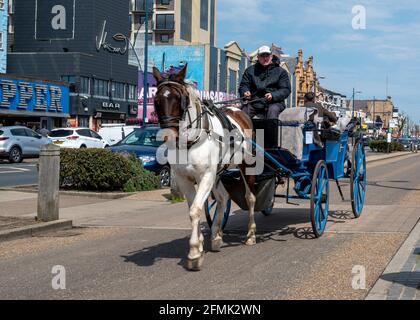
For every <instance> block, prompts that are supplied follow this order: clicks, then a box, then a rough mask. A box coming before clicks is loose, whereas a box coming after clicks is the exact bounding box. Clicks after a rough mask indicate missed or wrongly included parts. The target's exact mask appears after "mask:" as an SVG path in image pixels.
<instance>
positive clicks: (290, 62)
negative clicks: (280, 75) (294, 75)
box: [280, 57, 297, 72]
mask: <svg viewBox="0 0 420 320" xmlns="http://www.w3.org/2000/svg"><path fill="white" fill-rule="evenodd" d="M280 61H281V62H283V63H285V64H286V65H287V68H288V69H289V71H290V72H295V69H296V66H297V57H281V58H280Z"/></svg>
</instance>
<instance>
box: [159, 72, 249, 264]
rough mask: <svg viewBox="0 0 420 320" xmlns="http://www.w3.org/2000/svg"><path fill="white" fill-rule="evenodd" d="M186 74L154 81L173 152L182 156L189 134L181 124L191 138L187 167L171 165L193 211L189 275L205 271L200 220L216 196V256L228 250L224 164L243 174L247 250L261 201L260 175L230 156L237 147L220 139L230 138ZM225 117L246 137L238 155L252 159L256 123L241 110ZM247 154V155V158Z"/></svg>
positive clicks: (213, 232)
mask: <svg viewBox="0 0 420 320" xmlns="http://www.w3.org/2000/svg"><path fill="white" fill-rule="evenodd" d="M186 70H187V66H185V67H184V68H183V69H182V70H181V71H180V72H179V73H178V74H176V75H171V76H169V77H167V78H164V77H163V76H162V74H161V73H160V72H159V70H158V69H156V68H154V69H153V75H154V77H155V79H156V81H157V82H158V90H157V93H156V98H155V111H156V113H157V115H158V119H159V124H160V126H161V127H162V129H168V130H169V131H170V133H171V134H169V135H165V136H166V137H165V139H166V142H167V145H168V144H171V142H172V148H176V151H177V152H182V147H180V140H182V138H183V137H185V133H186V131H184V130H183V129H182V126H180V122H181V121H185V122H186V124H187V127H188V128H189V129H190V130H189V131H188V137H187V140H188V141H187V142H188V143H187V145H186V147H185V149H184V151H185V153H186V161H185V163H182V162H180V161H178V162H177V163H171V169H172V179H174V180H175V183H176V185H177V186H178V188H179V190H180V191H181V192H182V193H183V194H184V195H185V197H186V199H187V201H188V206H189V210H190V218H191V224H192V234H191V238H190V251H189V254H188V263H187V269H189V270H200V269H201V266H202V263H203V258H204V252H203V242H204V237H203V234H202V232H201V228H200V217H201V215H202V212H203V208H204V203H205V201H206V200H207V199H208V198H209V196H210V194H211V193H213V195H214V197H215V199H216V201H217V209H218V213H219V214H218V215H217V220H216V221H214V223H213V226H212V230H211V240H212V241H211V250H212V251H216V252H217V251H220V247H221V245H222V244H223V239H222V237H223V233H222V229H221V222H222V219H223V212H224V211H225V209H226V204H227V201H228V199H229V196H228V194H227V192H226V190H225V188H224V187H223V184H222V183H221V182H220V180H219V179H218V175H219V173H220V172H221V171H223V169H224V168H226V167H225V166H223V164H221V162H222V161H223V160H226V159H227V160H228V161H227V162H230V163H229V167H230V168H232V167H236V168H239V169H240V171H241V175H242V178H243V181H244V182H245V189H246V195H245V197H246V201H247V204H248V208H249V223H248V234H247V240H246V244H247V245H255V244H256V224H255V221H254V206H255V202H256V199H255V196H254V194H253V188H254V184H255V175H247V174H246V173H245V172H246V169H247V168H250V165H247V164H246V162H248V161H245V160H243V161H242V162H241V163H239V164H238V163H236V164H235V163H233V162H234V161H233V160H232V159H235V158H236V156H231V151H232V150H231V149H232V146H231V144H230V143H224V142H223V141H222V140H223V139H221V138H223V136H224V135H225V132H226V131H224V130H223V124H222V121H221V120H220V118H219V117H217V116H216V115H215V114H214V113H213V112H211V110H209V109H208V108H206V107H205V106H203V104H202V103H201V101H200V99H199V97H198V94H197V93H196V91H195V90H194V88H193V87H192V86H191V85H188V84H186V83H185V82H184V80H185V75H186ZM223 113H224V114H225V116H226V117H227V118H228V119H229V121H230V122H231V124H233V125H234V127H236V128H237V129H238V130H239V132H240V134H241V135H242V139H241V141H240V142H237V146H238V144H239V147H240V148H239V152H240V153H241V154H244V153H245V155H246V154H250V153H252V148H251V146H250V144H249V143H248V142H247V141H249V139H252V121H251V120H250V119H249V117H248V116H247V115H246V114H245V113H244V112H242V111H241V110H240V109H238V108H225V109H224V110H223ZM174 142H175V143H174ZM169 148H170V147H169ZM235 149H236V150H238V149H237V148H235ZM244 150H245V152H243V151H244ZM247 152H248V153H247ZM229 160H232V161H229ZM196 186H197V187H196Z"/></svg>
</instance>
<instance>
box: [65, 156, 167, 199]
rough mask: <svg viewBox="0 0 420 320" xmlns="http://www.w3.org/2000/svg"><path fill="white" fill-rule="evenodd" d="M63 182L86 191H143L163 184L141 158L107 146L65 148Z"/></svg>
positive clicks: (70, 187)
mask: <svg viewBox="0 0 420 320" xmlns="http://www.w3.org/2000/svg"><path fill="white" fill-rule="evenodd" d="M60 158H61V159H60V161H61V166H60V186H61V187H62V188H65V189H73V190H83V191H127V192H128V191H132V192H134V191H143V190H151V189H153V188H157V187H158V186H159V182H158V183H157V185H156V184H155V183H154V182H155V181H159V179H158V177H156V176H155V175H154V174H153V173H151V172H148V171H146V170H145V169H144V168H143V166H142V164H141V162H140V160H138V159H137V158H136V157H135V156H133V157H129V156H124V155H121V154H118V153H113V152H111V151H109V150H106V149H62V150H61V157H60Z"/></svg>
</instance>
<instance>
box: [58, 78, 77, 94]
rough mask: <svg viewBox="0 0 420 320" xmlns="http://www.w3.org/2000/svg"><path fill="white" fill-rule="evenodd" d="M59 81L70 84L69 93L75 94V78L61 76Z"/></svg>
mask: <svg viewBox="0 0 420 320" xmlns="http://www.w3.org/2000/svg"><path fill="white" fill-rule="evenodd" d="M61 80H63V81H66V82H68V83H69V84H70V92H71V93H75V92H76V76H61Z"/></svg>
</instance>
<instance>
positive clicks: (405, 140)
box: [397, 138, 412, 150]
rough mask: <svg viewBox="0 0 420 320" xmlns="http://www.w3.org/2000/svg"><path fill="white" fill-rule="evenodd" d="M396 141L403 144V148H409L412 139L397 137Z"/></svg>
mask: <svg viewBox="0 0 420 320" xmlns="http://www.w3.org/2000/svg"><path fill="white" fill-rule="evenodd" d="M397 141H398V142H399V143H401V144H402V145H403V146H404V149H406V150H408V149H410V147H411V141H412V140H411V138H399V139H398V140H397Z"/></svg>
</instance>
